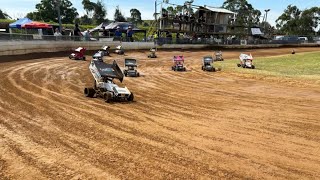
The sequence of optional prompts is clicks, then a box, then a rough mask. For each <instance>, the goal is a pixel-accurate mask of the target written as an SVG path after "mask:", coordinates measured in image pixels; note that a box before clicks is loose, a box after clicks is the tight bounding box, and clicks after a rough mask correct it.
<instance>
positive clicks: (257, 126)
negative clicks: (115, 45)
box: [0, 48, 320, 179]
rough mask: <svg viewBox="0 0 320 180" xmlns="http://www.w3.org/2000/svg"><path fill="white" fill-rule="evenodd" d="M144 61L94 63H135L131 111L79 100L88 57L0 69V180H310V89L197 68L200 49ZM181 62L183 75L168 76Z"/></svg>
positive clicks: (313, 156)
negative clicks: (181, 59) (175, 58)
mask: <svg viewBox="0 0 320 180" xmlns="http://www.w3.org/2000/svg"><path fill="white" fill-rule="evenodd" d="M316 50H317V51H319V48H297V49H296V51H297V53H300V52H306V51H316ZM251 51H252V53H253V55H254V56H255V57H258V56H269V55H281V54H288V53H290V52H291V49H279V50H275V49H265V50H251ZM239 52H241V51H240V50H239V51H238V52H236V51H234V52H225V53H224V57H225V59H228V58H237V57H238V55H239ZM147 54H148V52H147V51H146V52H142V51H138V52H129V53H128V54H127V55H126V56H118V55H115V54H112V57H108V58H106V59H105V61H107V62H112V60H113V59H116V60H117V61H118V62H119V64H121V66H123V59H124V57H134V58H137V59H139V64H140V66H139V71H140V73H141V75H142V76H141V77H139V78H125V79H124V82H123V85H124V86H127V87H128V89H129V90H131V91H132V92H133V93H134V95H135V101H134V102H132V103H126V102H124V103H117V102H115V103H110V104H108V103H105V102H104V101H103V100H102V99H100V98H86V97H84V95H83V89H84V87H86V86H92V85H93V77H92V75H91V73H90V72H89V69H88V64H89V61H72V60H69V59H68V58H67V56H68V54H66V58H42V59H35V60H28V61H12V62H5V63H0V75H1V79H0V179H176V178H177V179H320V88H319V87H318V88H315V87H296V86H290V85H288V84H276V83H275V82H271V81H263V80H256V79H250V78H248V79H245V78H243V77H241V76H237V75H236V74H234V73H233V74H232V75H230V74H228V73H226V72H223V70H222V71H221V72H215V73H211V72H203V71H202V70H201V58H202V56H204V55H208V54H210V52H209V51H196V52H193V51H186V50H185V51H184V52H179V51H170V52H169V51H166V52H164V51H162V52H158V54H157V55H158V56H159V58H157V59H148V58H146V57H147ZM180 54H183V55H184V56H185V58H186V67H187V69H188V71H187V72H174V71H171V70H170V69H171V65H172V62H171V59H172V56H173V55H180ZM87 57H88V58H89V56H87Z"/></svg>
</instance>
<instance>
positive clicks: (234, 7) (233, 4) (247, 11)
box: [222, 0, 261, 27]
mask: <svg viewBox="0 0 320 180" xmlns="http://www.w3.org/2000/svg"><path fill="white" fill-rule="evenodd" d="M222 7H223V8H226V9H228V10H230V11H232V12H235V13H236V14H237V16H236V21H235V24H236V25H238V26H244V27H251V26H254V25H257V24H258V23H259V22H260V16H261V12H260V11H259V10H257V9H254V8H253V6H252V5H251V4H249V3H248V1H247V0H226V1H225V2H224V3H223V5H222Z"/></svg>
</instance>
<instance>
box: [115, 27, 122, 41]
mask: <svg viewBox="0 0 320 180" xmlns="http://www.w3.org/2000/svg"><path fill="white" fill-rule="evenodd" d="M114 35H115V37H114V40H115V41H122V32H121V30H120V27H119V26H118V27H117V30H116V31H115V32H114Z"/></svg>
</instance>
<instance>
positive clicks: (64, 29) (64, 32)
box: [61, 27, 66, 36]
mask: <svg viewBox="0 0 320 180" xmlns="http://www.w3.org/2000/svg"><path fill="white" fill-rule="evenodd" d="M61 35H62V36H65V35H66V28H65V27H63V28H62V30H61Z"/></svg>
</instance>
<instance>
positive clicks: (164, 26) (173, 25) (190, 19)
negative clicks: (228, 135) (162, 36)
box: [159, 6, 235, 35]
mask: <svg viewBox="0 0 320 180" xmlns="http://www.w3.org/2000/svg"><path fill="white" fill-rule="evenodd" d="M234 16H235V13H234V12H232V11H229V10H227V9H223V8H216V7H211V6H197V8H196V11H195V13H193V14H188V12H186V13H184V14H179V15H170V14H167V12H163V13H162V16H161V17H162V18H161V22H160V28H159V29H160V31H162V32H163V31H167V32H168V31H169V32H173V33H175V32H176V33H177V32H182V33H190V34H191V33H192V34H198V35H226V34H227V33H228V26H229V24H230V22H232V20H233V19H234Z"/></svg>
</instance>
